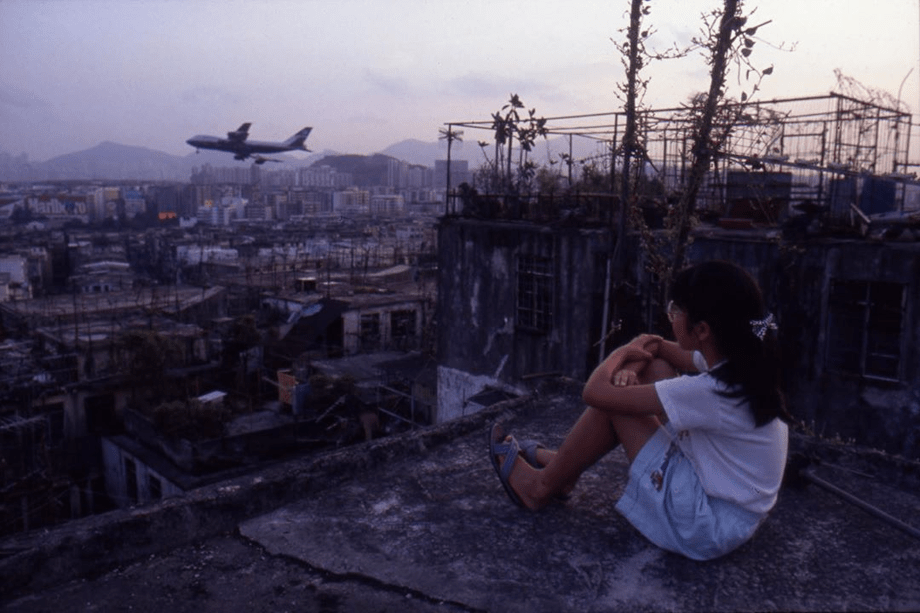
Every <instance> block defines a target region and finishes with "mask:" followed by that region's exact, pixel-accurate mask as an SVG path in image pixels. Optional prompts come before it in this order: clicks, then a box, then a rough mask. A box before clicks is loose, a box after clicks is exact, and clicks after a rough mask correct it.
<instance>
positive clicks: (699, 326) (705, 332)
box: [693, 321, 712, 343]
mask: <svg viewBox="0 0 920 613" xmlns="http://www.w3.org/2000/svg"><path fill="white" fill-rule="evenodd" d="M693 334H694V336H696V340H697V341H699V342H700V343H702V342H703V341H705V340H708V339H710V338H712V329H711V328H710V327H709V324H708V323H706V322H705V321H698V322H696V324H695V325H694V326H693Z"/></svg>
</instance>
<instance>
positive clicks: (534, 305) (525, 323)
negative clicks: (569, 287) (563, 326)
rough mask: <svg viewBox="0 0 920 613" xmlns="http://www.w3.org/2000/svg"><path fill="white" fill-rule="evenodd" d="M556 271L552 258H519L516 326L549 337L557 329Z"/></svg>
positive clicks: (527, 256) (529, 256)
mask: <svg viewBox="0 0 920 613" xmlns="http://www.w3.org/2000/svg"><path fill="white" fill-rule="evenodd" d="M555 285H556V276H555V267H554V263H553V259H552V258H547V257H541V256H535V255H519V256H518V261H517V284H516V290H517V291H516V297H515V298H516V305H515V307H516V308H515V312H516V317H515V325H516V326H517V327H518V328H521V329H524V330H528V331H531V332H538V333H541V334H546V333H548V332H550V331H551V330H552V329H553V314H554V312H555V291H554V289H555Z"/></svg>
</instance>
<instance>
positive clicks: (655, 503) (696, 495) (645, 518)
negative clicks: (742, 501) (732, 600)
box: [616, 424, 765, 560]
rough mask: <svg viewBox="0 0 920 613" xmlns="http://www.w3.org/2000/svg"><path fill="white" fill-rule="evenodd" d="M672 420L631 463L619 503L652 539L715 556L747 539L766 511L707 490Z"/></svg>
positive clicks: (694, 555) (689, 553)
mask: <svg viewBox="0 0 920 613" xmlns="http://www.w3.org/2000/svg"><path fill="white" fill-rule="evenodd" d="M675 439H676V436H675V435H674V433H673V432H671V430H670V429H669V428H668V424H665V425H664V426H662V427H660V428H658V431H657V432H656V433H655V434H654V435H653V436H652V438H650V439H649V440H648V441H647V442H646V443H645V445H644V446H643V447H642V449H641V450H640V451H639V454H638V456H636V459H635V461H633V463H632V466H630V468H629V481H628V482H627V484H626V489H625V491H624V492H623V495H622V496H621V497H620V500H619V501H618V502H617V505H616V509H617V511H619V512H620V513H621V514H622V515H623V516H624V517H625V518H626V519H627V520H628V521H629V523H631V524H632V525H633V526H635V528H636V529H637V530H639V532H641V533H642V534H643V535H644V536H645V537H646V538H647V539H648V540H650V541H652V542H653V543H655V544H656V545H658V546H659V547H661V548H662V549H667V550H668V551H673V552H675V553H679V554H681V555H684V556H686V557H688V558H691V559H694V560H711V559H713V558H717V557H719V556H722V555H725V554H726V553H728V552H730V551H732V550H733V549H735V548H737V547H739V546H741V545H742V544H744V543H745V542H747V541H748V540H749V539H750V538H751V537H752V536H753V535H754V532H755V531H756V530H757V527H758V526H759V525H760V523H761V522H762V521H763V519H764V517H765V515H763V514H759V513H755V512H753V511H749V510H747V509H745V508H743V507H741V506H739V505H737V504H735V503H732V502H728V501H726V500H722V499H719V498H713V497H712V496H709V495H708V494H706V492H704V491H703V487H702V486H701V485H700V480H699V477H698V476H697V474H696V471H695V470H694V468H693V466H692V465H691V463H690V461H689V460H688V459H687V458H686V456H684V454H683V452H681V450H680V447H678V445H677V442H676V440H675Z"/></svg>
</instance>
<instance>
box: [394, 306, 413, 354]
mask: <svg viewBox="0 0 920 613" xmlns="http://www.w3.org/2000/svg"><path fill="white" fill-rule="evenodd" d="M417 326H418V312H417V311H416V310H414V309H399V310H395V311H390V339H391V341H392V344H393V346H394V347H396V348H397V349H401V350H403V351H408V350H411V349H415V348H416V347H417V334H416V329H417Z"/></svg>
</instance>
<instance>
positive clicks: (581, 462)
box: [500, 407, 619, 509]
mask: <svg viewBox="0 0 920 613" xmlns="http://www.w3.org/2000/svg"><path fill="white" fill-rule="evenodd" d="M618 442H619V441H618V440H617V435H616V432H615V431H614V429H613V427H612V425H611V422H610V420H609V418H608V417H607V416H606V415H605V414H604V413H602V412H601V411H598V410H597V409H595V408H593V407H588V408H587V409H585V412H584V413H582V415H581V417H580V418H579V420H578V421H577V422H576V423H575V426H574V427H573V428H572V430H571V432H569V434H568V436H566V438H565V440H564V441H563V442H562V446H561V447H559V450H558V451H556V452H549V453H546V454H544V455H543V456H542V457H543V458H546V459H548V460H549V462H548V463H547V465H546V466H545V467H544V468H543V469H537V468H534V467H532V466H530V465H529V464H528V463H527V462H525V461H524V460H523V458H521V457H518V458H516V461H515V464H514V469H513V470H512V472H511V478H510V482H511V487H512V488H514V491H515V492H517V494H518V495H519V496H520V497H521V500H523V502H524V504H525V505H526V506H527V507H529V508H531V509H539V508H541V507H543V506H545V505H546V504H547V503H548V502H549V501H550V500H551V499H552V498H553V496H555V495H557V494H560V493H564V492H567V491H569V490H571V488H572V487H573V486H574V484H575V482H576V481H577V480H578V477H580V476H581V474H582V473H583V472H584V471H585V470H586V469H587V468H589V467H590V466H592V465H593V464H594V463H595V462H597V461H598V460H599V459H600V458H601V457H603V456H604V454H606V453H607V452H609V451H610V450H611V449H613V448H614V447H616V445H617V444H618ZM541 459H542V458H541ZM500 461H501V460H500Z"/></svg>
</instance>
